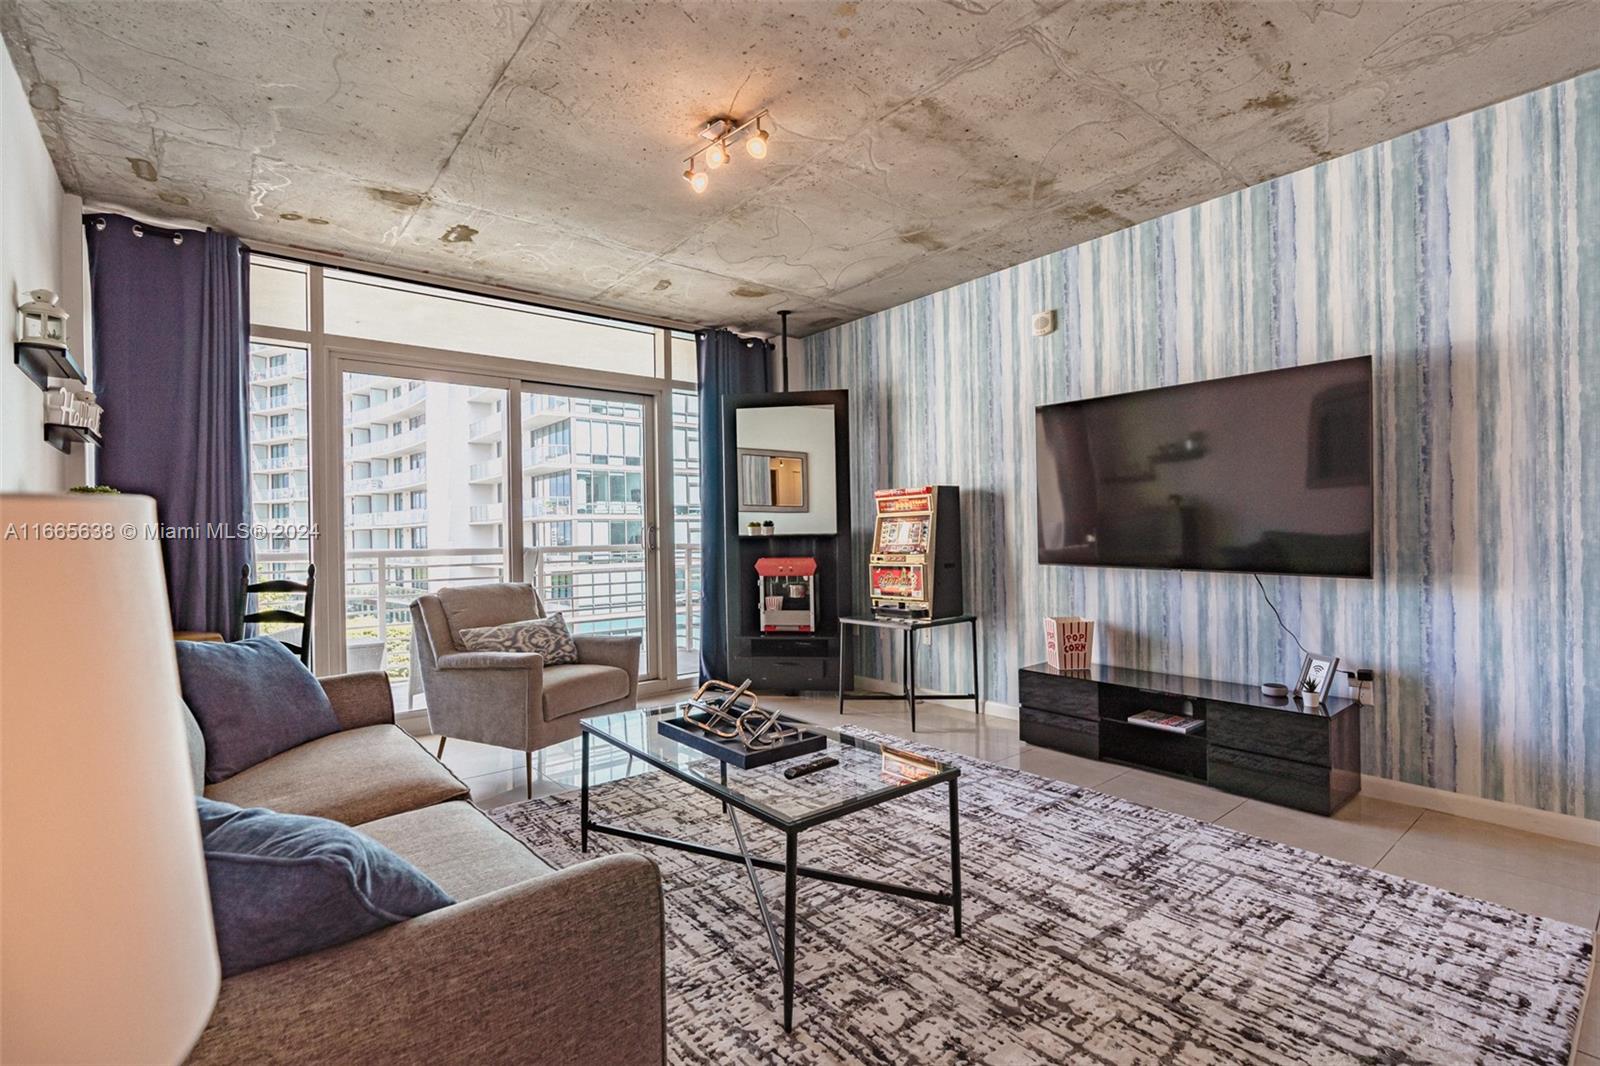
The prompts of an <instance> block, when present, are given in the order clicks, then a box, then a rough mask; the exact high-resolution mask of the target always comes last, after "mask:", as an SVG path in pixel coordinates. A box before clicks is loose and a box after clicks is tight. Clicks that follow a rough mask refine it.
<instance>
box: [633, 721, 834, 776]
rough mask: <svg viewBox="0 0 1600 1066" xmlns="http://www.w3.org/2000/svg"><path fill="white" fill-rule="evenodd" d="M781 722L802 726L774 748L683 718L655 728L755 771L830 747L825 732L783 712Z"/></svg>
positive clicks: (728, 761)
mask: <svg viewBox="0 0 1600 1066" xmlns="http://www.w3.org/2000/svg"><path fill="white" fill-rule="evenodd" d="M778 722H779V724H781V725H784V726H787V727H789V728H791V729H799V730H800V731H801V732H800V735H799V736H798V737H796V738H795V739H793V740H787V741H784V742H783V743H781V744H774V745H772V746H771V747H763V748H752V747H750V745H748V744H746V743H745V742H744V741H742V740H738V739H734V740H723V739H721V738H720V737H714V736H712V735H711V734H710V733H707V732H704V731H703V730H700V729H696V728H695V727H694V726H692V725H690V724H689V723H688V720H687V719H685V718H682V717H679V718H669V719H666V720H664V721H660V722H657V723H656V729H657V730H658V731H660V733H661V735H662V736H664V737H667V738H668V739H670V740H676V741H677V742H678V743H679V744H687V745H688V746H689V747H691V748H693V749H695V750H696V751H703V752H705V753H706V754H707V755H710V756H711V757H712V758H714V759H719V760H721V761H722V762H725V763H731V764H732V765H734V766H737V767H738V768H739V769H741V770H753V769H755V768H756V767H758V766H768V765H770V764H772V763H775V762H782V761H783V760H784V759H792V758H794V757H795V756H796V755H810V754H811V753H812V752H814V751H822V750H823V749H824V748H826V747H827V746H828V738H827V737H826V736H825V735H824V734H822V733H813V732H811V731H810V730H808V729H806V728H805V724H804V723H803V722H799V721H796V720H795V719H792V718H786V717H783V716H782V715H780V716H779V717H778Z"/></svg>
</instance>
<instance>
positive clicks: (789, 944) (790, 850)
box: [783, 833, 799, 1033]
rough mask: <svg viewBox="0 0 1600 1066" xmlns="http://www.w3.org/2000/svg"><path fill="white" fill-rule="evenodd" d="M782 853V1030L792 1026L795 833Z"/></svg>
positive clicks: (791, 834)
mask: <svg viewBox="0 0 1600 1066" xmlns="http://www.w3.org/2000/svg"><path fill="white" fill-rule="evenodd" d="M788 838H789V839H788V843H787V844H786V845H785V847H784V855H783V1031H784V1032H786V1033H787V1032H789V1031H790V1030H791V1029H793V1028H794V918H795V914H794V911H795V906H794V904H795V885H796V882H795V868H796V867H797V866H798V865H799V864H798V862H797V861H796V835H795V834H794V833H790V834H788Z"/></svg>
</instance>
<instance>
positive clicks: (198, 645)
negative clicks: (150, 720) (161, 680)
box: [178, 637, 339, 785]
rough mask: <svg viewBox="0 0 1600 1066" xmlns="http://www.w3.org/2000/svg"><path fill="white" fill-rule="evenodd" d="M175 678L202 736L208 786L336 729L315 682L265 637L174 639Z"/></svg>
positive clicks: (289, 653) (285, 650) (276, 643)
mask: <svg viewBox="0 0 1600 1066" xmlns="http://www.w3.org/2000/svg"><path fill="white" fill-rule="evenodd" d="M178 680H179V682H180V683H181V684H182V686H183V700H184V702H185V703H187V704H188V705H189V709H190V710H191V711H193V712H194V717H195V721H197V722H199V723H200V732H201V733H203V734H204V735H205V741H206V783H207V784H211V785H214V784H216V783H217V782H218V781H226V780H227V779H228V778H230V777H232V776H233V775H234V774H236V773H238V772H239V771H241V770H248V769H250V767H252V766H254V765H256V764H257V763H259V762H263V761H265V760H267V759H270V758H272V757H273V756H274V755H277V754H278V753H279V752H284V751H288V750H289V749H290V748H295V747H299V746H300V745H301V744H304V743H305V742H306V741H308V740H316V739H317V738H318V737H325V736H327V735H328V734H329V733H335V732H338V729H339V720H338V719H337V718H335V717H334V714H333V705H332V704H330V703H329V702H328V694H327V693H326V692H324V691H322V686H321V685H319V684H318V683H317V679H316V678H315V677H313V676H312V674H311V671H310V670H307V669H306V668H305V664H304V663H302V662H301V661H300V660H299V659H297V658H295V654H294V652H292V651H290V650H289V649H288V648H286V647H284V646H283V644H282V643H281V642H280V641H277V640H274V639H273V638H271V637H251V638H250V639H249V640H240V641H235V642H233V643H231V644H223V643H219V642H216V641H189V640H180V641H178Z"/></svg>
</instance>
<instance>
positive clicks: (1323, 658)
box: [1294, 655, 1339, 696]
mask: <svg viewBox="0 0 1600 1066" xmlns="http://www.w3.org/2000/svg"><path fill="white" fill-rule="evenodd" d="M1338 675H1339V657H1338V656H1336V655H1334V656H1329V655H1307V656H1306V661H1305V662H1303V663H1301V664H1300V680H1299V681H1297V682H1295V686H1294V690H1295V692H1296V693H1300V692H1315V693H1318V694H1319V695H1322V696H1326V695H1327V694H1328V689H1330V688H1331V687H1333V679H1334V678H1335V677H1337V676H1338Z"/></svg>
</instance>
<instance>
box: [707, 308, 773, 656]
mask: <svg viewBox="0 0 1600 1066" xmlns="http://www.w3.org/2000/svg"><path fill="white" fill-rule="evenodd" d="M697 340H698V344H697V347H696V350H697V354H698V356H699V366H700V680H701V681H706V680H711V679H715V680H719V681H728V680H733V681H734V683H735V684H737V683H738V680H739V679H737V678H733V679H730V678H729V677H728V626H727V619H726V618H725V617H724V616H725V615H726V613H727V612H726V609H725V606H724V600H723V589H724V588H725V587H726V581H725V577H726V575H725V574H724V573H723V570H724V567H725V562H724V555H725V552H726V551H727V545H726V543H725V542H724V540H723V533H724V528H723V527H724V523H725V522H726V520H727V514H726V504H727V501H726V500H725V499H724V498H723V495H722V472H723V464H724V463H725V462H727V461H729V460H728V458H727V456H725V455H724V454H723V447H722V445H723V440H722V401H723V398H724V397H727V396H738V395H740V394H742V393H748V392H767V391H768V390H769V389H770V388H771V385H770V384H769V382H770V373H769V370H770V365H771V362H772V345H771V344H769V343H767V342H766V341H761V340H754V339H747V338H744V337H739V336H736V335H734V334H732V333H730V332H728V331H727V330H725V329H713V330H707V331H706V332H704V333H701V334H699V336H698V338H697Z"/></svg>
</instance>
